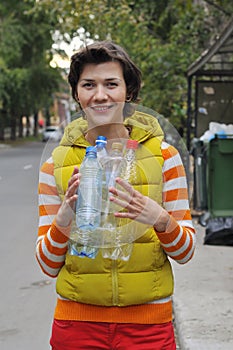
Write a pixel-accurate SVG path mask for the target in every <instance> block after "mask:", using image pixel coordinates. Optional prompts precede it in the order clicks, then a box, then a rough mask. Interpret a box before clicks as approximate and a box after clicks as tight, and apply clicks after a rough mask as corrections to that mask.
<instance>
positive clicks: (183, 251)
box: [157, 142, 196, 264]
mask: <svg viewBox="0 0 233 350" xmlns="http://www.w3.org/2000/svg"><path fill="white" fill-rule="evenodd" d="M162 155H163V158H164V164H163V206H164V208H165V209H166V210H167V211H168V213H169V214H170V215H171V220H170V223H169V225H168V227H167V229H166V232H157V236H158V238H159V240H160V242H161V245H162V247H163V249H164V251H165V252H166V254H167V255H168V256H169V257H170V258H172V259H173V260H175V261H177V262H178V263H180V264H185V263H186V262H188V261H189V260H190V259H191V258H192V256H193V253H194V250H195V244H196V238H195V229H194V226H193V224H192V217H191V213H190V207H189V199H188V188H187V180H186V174H185V169H184V166H183V163H182V160H181V157H180V155H179V152H178V151H177V150H176V149H175V148H174V147H173V146H171V145H169V144H167V143H166V142H162Z"/></svg>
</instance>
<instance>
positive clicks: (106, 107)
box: [91, 105, 113, 112]
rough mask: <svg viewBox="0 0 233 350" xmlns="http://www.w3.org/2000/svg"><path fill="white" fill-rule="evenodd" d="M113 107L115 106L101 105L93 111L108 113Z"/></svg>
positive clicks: (93, 107) (94, 107) (93, 108)
mask: <svg viewBox="0 0 233 350" xmlns="http://www.w3.org/2000/svg"><path fill="white" fill-rule="evenodd" d="M112 107H113V105H111V106H106V105H104V106H101V105H97V106H92V107H91V109H92V110H93V111H95V112H105V111H108V110H109V109H111V108H112Z"/></svg>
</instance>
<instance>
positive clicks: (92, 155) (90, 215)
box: [76, 146, 102, 231]
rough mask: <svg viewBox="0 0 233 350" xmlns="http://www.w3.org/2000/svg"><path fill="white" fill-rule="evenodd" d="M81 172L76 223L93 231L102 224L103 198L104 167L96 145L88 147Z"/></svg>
mask: <svg viewBox="0 0 233 350" xmlns="http://www.w3.org/2000/svg"><path fill="white" fill-rule="evenodd" d="M80 173H81V178H80V184H79V188H78V200H77V205H76V225H77V227H78V228H79V229H80V230H82V231H93V230H95V229H96V228H97V227H99V225H100V217H101V208H100V205H99V203H100V202H101V199H102V167H101V165H100V163H99V161H98V159H97V151H96V149H95V147H92V146H91V147H87V149H86V156H85V158H84V161H83V163H82V164H81V167H80Z"/></svg>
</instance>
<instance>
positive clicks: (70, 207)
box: [56, 167, 80, 227]
mask: <svg viewBox="0 0 233 350" xmlns="http://www.w3.org/2000/svg"><path fill="white" fill-rule="evenodd" d="M79 178H80V174H79V170H78V167H74V171H73V173H72V175H71V178H70V180H69V182H68V188H67V190H66V194H65V197H64V200H63V202H62V205H61V207H60V208H59V210H58V212H57V216H56V223H57V224H58V225H59V226H62V227H67V226H69V224H70V222H71V220H72V218H73V214H74V208H75V202H76V200H77V198H78V196H77V189H78V186H79Z"/></svg>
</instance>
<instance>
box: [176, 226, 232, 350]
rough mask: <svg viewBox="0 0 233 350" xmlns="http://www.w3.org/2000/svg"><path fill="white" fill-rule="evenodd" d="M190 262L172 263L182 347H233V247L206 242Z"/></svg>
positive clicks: (200, 235) (201, 230) (226, 349)
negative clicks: (211, 244)
mask: <svg viewBox="0 0 233 350" xmlns="http://www.w3.org/2000/svg"><path fill="white" fill-rule="evenodd" d="M194 224H195V227H196V230H197V248H196V252H195V255H194V257H193V259H192V260H191V261H190V262H188V263H187V264H186V265H179V264H177V263H174V262H173V263H172V265H173V268H174V275H175V293H174V297H173V304H174V315H175V323H176V328H177V332H178V337H179V342H180V346H181V350H232V349H233V247H227V246H210V245H203V238H204V234H205V230H204V228H202V227H201V226H200V225H198V224H196V223H195V220H194Z"/></svg>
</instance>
